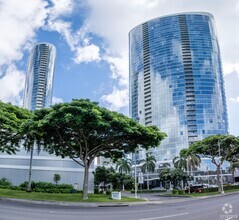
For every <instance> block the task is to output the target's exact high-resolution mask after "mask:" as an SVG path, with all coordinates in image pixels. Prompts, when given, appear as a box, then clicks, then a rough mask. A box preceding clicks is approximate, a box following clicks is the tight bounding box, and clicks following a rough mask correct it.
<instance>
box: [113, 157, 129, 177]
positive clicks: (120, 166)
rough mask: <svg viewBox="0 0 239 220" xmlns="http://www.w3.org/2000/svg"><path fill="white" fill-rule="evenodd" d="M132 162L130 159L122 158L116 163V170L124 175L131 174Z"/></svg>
mask: <svg viewBox="0 0 239 220" xmlns="http://www.w3.org/2000/svg"><path fill="white" fill-rule="evenodd" d="M131 165H132V160H131V159H129V158H120V159H118V160H117V161H116V170H118V171H119V172H120V173H121V174H122V173H126V174H127V173H130V171H131Z"/></svg>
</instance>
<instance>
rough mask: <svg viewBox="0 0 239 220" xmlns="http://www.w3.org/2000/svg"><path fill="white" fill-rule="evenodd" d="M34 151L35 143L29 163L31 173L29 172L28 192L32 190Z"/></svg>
mask: <svg viewBox="0 0 239 220" xmlns="http://www.w3.org/2000/svg"><path fill="white" fill-rule="evenodd" d="M33 151H34V145H32V148H31V152H30V153H31V154H30V165H29V173H28V184H27V190H26V191H27V192H31V191H32V160H33Z"/></svg>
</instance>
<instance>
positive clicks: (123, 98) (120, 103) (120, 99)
mask: <svg viewBox="0 0 239 220" xmlns="http://www.w3.org/2000/svg"><path fill="white" fill-rule="evenodd" d="M128 99H129V95H128V90H127V89H123V90H120V89H118V88H116V87H114V88H113V92H112V93H111V94H108V95H103V96H102V97H101V100H103V101H106V102H108V103H110V105H109V108H110V109H111V110H114V111H119V110H120V108H123V107H125V106H127V105H128V103H129V100H128Z"/></svg>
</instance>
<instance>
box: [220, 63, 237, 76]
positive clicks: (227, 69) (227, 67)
mask: <svg viewBox="0 0 239 220" xmlns="http://www.w3.org/2000/svg"><path fill="white" fill-rule="evenodd" d="M223 72H224V74H230V73H232V72H237V73H238V74H239V63H229V62H223Z"/></svg>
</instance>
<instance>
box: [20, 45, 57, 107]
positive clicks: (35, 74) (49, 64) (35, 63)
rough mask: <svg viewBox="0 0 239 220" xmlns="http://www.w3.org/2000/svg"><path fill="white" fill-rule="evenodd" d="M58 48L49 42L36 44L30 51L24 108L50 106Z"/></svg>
mask: <svg viewBox="0 0 239 220" xmlns="http://www.w3.org/2000/svg"><path fill="white" fill-rule="evenodd" d="M55 58H56V48H55V46H54V45H52V44H49V43H39V44H36V45H35V46H34V47H33V49H32V50H31V52H30V56H29V58H28V64H27V74H26V84H25V91H24V103H23V106H24V108H27V109H29V110H35V109H41V108H46V107H49V106H50V105H51V103H52V89H53V77H54V66H55Z"/></svg>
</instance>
